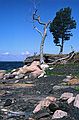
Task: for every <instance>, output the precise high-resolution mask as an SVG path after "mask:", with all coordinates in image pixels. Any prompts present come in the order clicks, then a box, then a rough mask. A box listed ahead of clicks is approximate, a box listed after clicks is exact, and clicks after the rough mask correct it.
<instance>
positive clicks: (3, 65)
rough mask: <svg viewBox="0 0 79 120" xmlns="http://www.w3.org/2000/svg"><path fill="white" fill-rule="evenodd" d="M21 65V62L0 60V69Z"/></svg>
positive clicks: (10, 68) (14, 67)
mask: <svg viewBox="0 0 79 120" xmlns="http://www.w3.org/2000/svg"><path fill="white" fill-rule="evenodd" d="M23 65H24V63H23V62H0V70H12V69H16V68H18V67H21V66H23Z"/></svg>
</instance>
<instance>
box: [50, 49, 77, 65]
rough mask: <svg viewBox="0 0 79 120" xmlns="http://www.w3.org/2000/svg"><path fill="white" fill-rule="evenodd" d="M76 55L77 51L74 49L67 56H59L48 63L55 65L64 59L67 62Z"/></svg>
mask: <svg viewBox="0 0 79 120" xmlns="http://www.w3.org/2000/svg"><path fill="white" fill-rule="evenodd" d="M74 55H75V52H74V51H72V52H71V53H69V54H68V55H67V56H66V57H63V58H59V59H57V60H55V61H54V62H52V63H48V64H49V65H55V64H57V63H61V62H62V63H64V61H65V62H66V63H67V62H68V61H69V60H71V59H72V58H73V57H74Z"/></svg>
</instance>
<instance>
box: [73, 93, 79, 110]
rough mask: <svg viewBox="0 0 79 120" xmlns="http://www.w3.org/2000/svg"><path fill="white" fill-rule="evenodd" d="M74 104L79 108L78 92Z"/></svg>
mask: <svg viewBox="0 0 79 120" xmlns="http://www.w3.org/2000/svg"><path fill="white" fill-rule="evenodd" d="M74 106H75V107H77V108H79V94H77V95H76V97H75V101H74Z"/></svg>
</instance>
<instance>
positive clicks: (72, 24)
mask: <svg viewBox="0 0 79 120" xmlns="http://www.w3.org/2000/svg"><path fill="white" fill-rule="evenodd" d="M71 12H72V10H71V8H70V7H67V8H64V9H63V8H62V9H60V10H59V11H58V12H56V17H55V18H54V20H53V21H52V22H51V23H50V27H49V29H50V32H51V33H52V35H53V38H54V43H55V45H56V46H60V54H62V52H63V45H64V42H65V41H67V40H70V36H72V33H71V29H73V28H76V21H75V20H74V19H73V17H71Z"/></svg>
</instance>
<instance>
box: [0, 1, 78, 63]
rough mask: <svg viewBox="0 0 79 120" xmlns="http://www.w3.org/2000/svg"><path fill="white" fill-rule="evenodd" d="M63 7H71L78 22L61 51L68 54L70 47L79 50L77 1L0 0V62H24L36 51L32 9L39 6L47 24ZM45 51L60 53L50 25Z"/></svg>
mask: <svg viewBox="0 0 79 120" xmlns="http://www.w3.org/2000/svg"><path fill="white" fill-rule="evenodd" d="M65 7H70V8H72V17H73V18H74V19H75V20H76V23H77V26H76V29H73V30H71V31H72V33H73V37H71V38H70V40H69V41H65V44H64V50H63V53H69V52H71V46H73V48H74V50H75V51H79V15H78V12H79V0H0V61H23V60H24V59H25V58H26V56H29V55H33V54H34V53H37V54H39V51H40V43H41V36H40V34H39V33H38V32H37V31H35V30H34V29H33V21H32V14H33V11H34V8H37V9H38V14H39V15H40V17H41V21H43V22H45V23H47V22H48V21H49V20H51V21H52V20H53V19H54V17H55V15H56V12H57V11H59V10H60V9H61V8H65ZM34 25H36V26H37V28H38V29H39V30H40V31H43V26H41V25H39V24H38V23H37V22H36V23H34ZM44 53H51V54H58V53H59V47H57V46H55V44H54V43H53V36H52V34H51V33H50V32H49V27H48V31H47V37H46V40H45V44H44Z"/></svg>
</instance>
